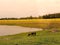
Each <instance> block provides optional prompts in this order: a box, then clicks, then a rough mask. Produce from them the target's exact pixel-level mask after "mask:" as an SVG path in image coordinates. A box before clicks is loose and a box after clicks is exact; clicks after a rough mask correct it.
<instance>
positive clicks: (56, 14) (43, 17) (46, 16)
mask: <svg viewBox="0 0 60 45" xmlns="http://www.w3.org/2000/svg"><path fill="white" fill-rule="evenodd" d="M52 18H60V13H54V14H47V15H43V16H38V17H33V16H29V17H21V18H0V20H20V19H52Z"/></svg>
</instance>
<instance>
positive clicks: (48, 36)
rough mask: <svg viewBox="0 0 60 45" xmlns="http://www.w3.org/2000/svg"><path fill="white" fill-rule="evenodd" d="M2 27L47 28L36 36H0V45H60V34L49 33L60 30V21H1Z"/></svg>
mask: <svg viewBox="0 0 60 45" xmlns="http://www.w3.org/2000/svg"><path fill="white" fill-rule="evenodd" d="M0 25H16V26H25V27H34V28H47V30H43V31H38V32H36V34H37V35H36V36H28V33H21V34H16V35H9V36H0V45H17V44H18V45H60V32H49V29H50V28H60V19H32V20H31V19H28V20H0ZM48 28H49V29H48Z"/></svg>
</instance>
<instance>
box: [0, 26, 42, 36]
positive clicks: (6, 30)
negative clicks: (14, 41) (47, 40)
mask: <svg viewBox="0 0 60 45" xmlns="http://www.w3.org/2000/svg"><path fill="white" fill-rule="evenodd" d="M38 30H40V31H41V30H42V29H37V28H27V27H20V26H7V25H0V36H5V35H13V34H19V33H24V32H32V31H38Z"/></svg>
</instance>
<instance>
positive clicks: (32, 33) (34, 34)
mask: <svg viewBox="0 0 60 45" xmlns="http://www.w3.org/2000/svg"><path fill="white" fill-rule="evenodd" d="M28 36H36V32H31V33H29V34H28Z"/></svg>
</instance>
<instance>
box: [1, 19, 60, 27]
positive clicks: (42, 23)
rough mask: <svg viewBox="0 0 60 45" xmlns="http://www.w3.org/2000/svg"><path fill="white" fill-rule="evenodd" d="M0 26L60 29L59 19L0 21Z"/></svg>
mask: <svg viewBox="0 0 60 45" xmlns="http://www.w3.org/2000/svg"><path fill="white" fill-rule="evenodd" d="M0 25H16V26H25V27H34V28H60V19H27V20H0Z"/></svg>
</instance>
